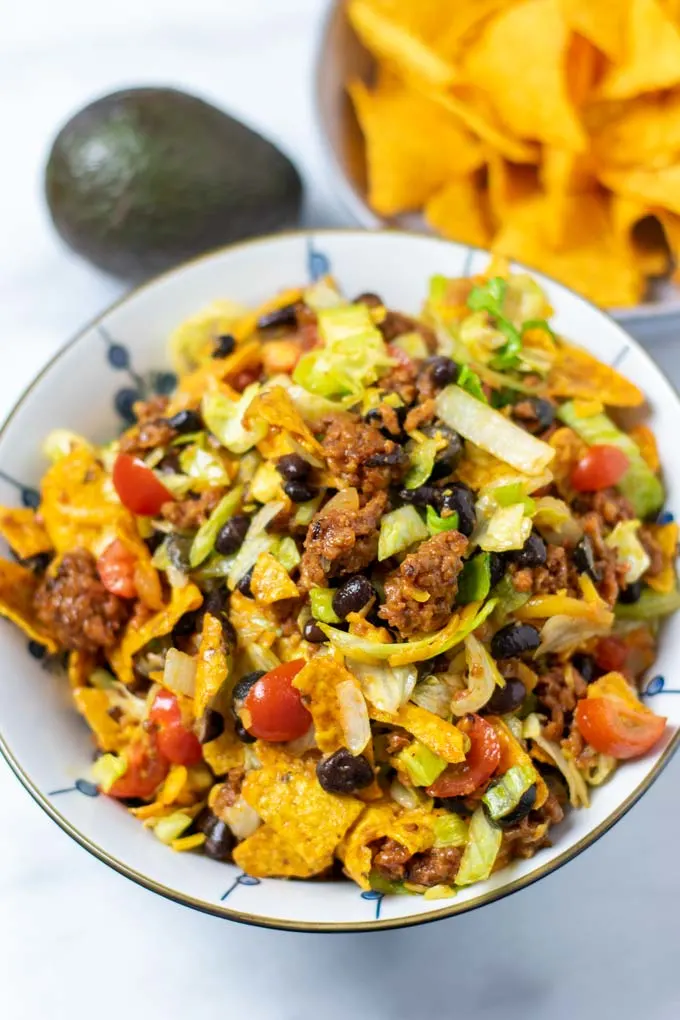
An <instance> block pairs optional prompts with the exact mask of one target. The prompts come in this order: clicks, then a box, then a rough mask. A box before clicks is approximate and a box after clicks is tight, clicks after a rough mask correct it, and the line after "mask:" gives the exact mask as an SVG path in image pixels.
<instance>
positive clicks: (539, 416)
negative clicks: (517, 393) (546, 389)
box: [513, 397, 557, 435]
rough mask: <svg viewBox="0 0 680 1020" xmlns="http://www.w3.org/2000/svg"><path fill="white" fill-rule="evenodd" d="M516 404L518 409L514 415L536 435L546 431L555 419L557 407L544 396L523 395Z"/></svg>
mask: <svg viewBox="0 0 680 1020" xmlns="http://www.w3.org/2000/svg"><path fill="white" fill-rule="evenodd" d="M516 406H517V411H516V412H513V417H514V418H515V420H516V421H519V422H521V424H522V425H523V426H524V428H525V429H526V430H527V431H528V432H532V433H534V434H535V435H539V434H540V433H541V432H545V430H546V429H549V428H550V426H551V425H552V424H553V422H554V421H555V412H556V410H557V408H556V407H555V405H554V404H552V403H551V402H550V401H549V400H544V399H543V398H542V397H522V398H521V399H520V400H518V401H517V405H516ZM525 409H526V410H525ZM527 411H528V413H527Z"/></svg>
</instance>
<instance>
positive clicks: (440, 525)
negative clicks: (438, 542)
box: [425, 506, 459, 535]
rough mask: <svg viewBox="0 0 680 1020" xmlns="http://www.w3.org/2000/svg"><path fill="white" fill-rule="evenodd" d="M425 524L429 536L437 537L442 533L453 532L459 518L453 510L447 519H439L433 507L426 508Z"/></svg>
mask: <svg viewBox="0 0 680 1020" xmlns="http://www.w3.org/2000/svg"><path fill="white" fill-rule="evenodd" d="M425 522H426V524H427V530H428V531H429V533H430V534H431V535H439V534H440V532H442V531H455V530H456V529H457V527H458V524H459V517H458V514H457V513H456V511H455V510H454V512H453V513H452V514H449V516H448V517H440V516H439V514H438V513H437V511H436V510H435V508H434V507H433V506H428V507H427V510H426V511H425Z"/></svg>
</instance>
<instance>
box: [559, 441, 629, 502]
mask: <svg viewBox="0 0 680 1020" xmlns="http://www.w3.org/2000/svg"><path fill="white" fill-rule="evenodd" d="M628 464H629V461H628V458H627V457H626V455H625V453H624V452H623V450H619V448H618V446H607V445H606V444H604V443H603V444H601V445H595V446H591V447H590V449H589V450H588V452H587V453H586V455H585V456H584V457H582V458H581V460H580V461H579V462H578V464H577V465H576V467H575V468H574V470H573V471H572V474H571V486H572V488H573V489H576V491H577V492H597V491H598V490H599V489H608V488H609V487H610V486H611V485H616V484H617V482H620V481H621V479H622V478H623V476H624V475H625V473H626V471H627V470H628Z"/></svg>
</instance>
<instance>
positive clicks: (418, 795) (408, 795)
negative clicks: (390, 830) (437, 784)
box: [390, 779, 433, 811]
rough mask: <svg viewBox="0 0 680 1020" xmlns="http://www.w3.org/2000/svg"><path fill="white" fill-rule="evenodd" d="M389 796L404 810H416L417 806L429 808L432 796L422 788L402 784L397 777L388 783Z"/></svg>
mask: <svg viewBox="0 0 680 1020" xmlns="http://www.w3.org/2000/svg"><path fill="white" fill-rule="evenodd" d="M390 797H391V798H392V800H393V801H396V803H397V804H399V806H400V807H403V808H404V810H405V811H417V810H418V808H424V809H425V810H430V809H431V808H432V803H433V801H432V798H431V797H428V796H427V795H426V794H425V792H424V791H423V790H422V789H416V788H415V787H413V786H404V784H403V783H400V782H399V780H398V779H393V780H392V783H391V785H390Z"/></svg>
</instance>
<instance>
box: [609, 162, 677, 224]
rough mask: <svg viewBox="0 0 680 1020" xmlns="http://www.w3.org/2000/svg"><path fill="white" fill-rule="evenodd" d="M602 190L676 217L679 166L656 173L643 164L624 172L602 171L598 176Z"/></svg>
mask: <svg viewBox="0 0 680 1020" xmlns="http://www.w3.org/2000/svg"><path fill="white" fill-rule="evenodd" d="M600 180H601V181H602V183H603V184H605V185H606V187H608V188H610V189H611V190H612V191H614V192H616V193H617V194H620V195H626V196H627V197H628V198H634V199H637V200H638V201H639V202H643V203H645V204H646V205H650V206H661V207H663V208H664V210H666V211H667V212H671V213H676V214H680V164H678V163H672V164H671V165H670V166H666V167H660V168H659V169H658V170H657V169H654V168H649V167H647V166H645V165H644V164H642V165H640V166H635V167H630V168H626V169H613V170H610V169H606V170H603V171H602V172H601V173H600Z"/></svg>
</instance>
